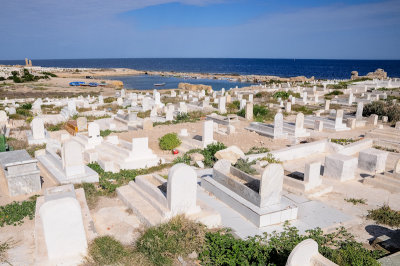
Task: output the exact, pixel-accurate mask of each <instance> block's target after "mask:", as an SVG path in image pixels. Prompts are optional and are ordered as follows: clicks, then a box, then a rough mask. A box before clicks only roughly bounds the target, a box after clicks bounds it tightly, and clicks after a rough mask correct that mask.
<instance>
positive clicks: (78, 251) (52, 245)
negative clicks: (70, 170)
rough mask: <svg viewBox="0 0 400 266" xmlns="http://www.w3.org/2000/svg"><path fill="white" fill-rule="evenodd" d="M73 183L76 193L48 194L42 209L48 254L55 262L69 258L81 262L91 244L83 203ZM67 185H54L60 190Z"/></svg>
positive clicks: (54, 188)
mask: <svg viewBox="0 0 400 266" xmlns="http://www.w3.org/2000/svg"><path fill="white" fill-rule="evenodd" d="M69 186H70V187H72V188H71V189H72V191H73V192H72V193H69V194H68V195H67V194H65V195H57V196H55V195H53V196H52V197H51V195H50V196H45V202H44V203H43V204H42V205H41V206H40V209H39V216H40V220H41V224H42V228H43V235H44V240H45V243H46V248H47V256H48V259H49V261H51V262H53V263H55V264H54V265H56V264H57V265H58V263H60V264H64V263H65V260H66V259H68V260H71V259H74V260H77V261H76V262H77V263H78V262H79V261H80V260H81V259H82V257H83V256H84V255H85V254H86V250H87V246H88V245H87V239H86V233H85V228H84V225H83V219H82V211H81V206H80V204H79V201H78V200H77V199H76V195H75V191H74V190H73V185H69ZM63 187H65V186H62V187H53V188H50V189H51V190H56V189H58V190H60V189H61V188H63ZM56 262H57V263H56ZM67 264H68V263H67Z"/></svg>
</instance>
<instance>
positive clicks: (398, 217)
mask: <svg viewBox="0 0 400 266" xmlns="http://www.w3.org/2000/svg"><path fill="white" fill-rule="evenodd" d="M367 218H369V219H371V220H374V221H375V222H376V223H378V224H384V225H389V226H392V227H400V211H395V210H392V209H391V208H390V207H389V206H388V205H383V206H382V207H380V208H378V209H375V210H369V211H368V215H367Z"/></svg>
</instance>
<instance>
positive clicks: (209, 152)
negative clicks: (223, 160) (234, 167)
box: [201, 142, 226, 167]
mask: <svg viewBox="0 0 400 266" xmlns="http://www.w3.org/2000/svg"><path fill="white" fill-rule="evenodd" d="M223 149H226V146H225V145H224V144H223V143H221V142H217V143H213V144H209V145H207V147H206V148H205V149H204V150H203V151H202V152H201V154H203V156H204V165H205V166H208V167H212V166H213V165H214V163H215V162H216V161H217V158H215V153H216V152H217V151H220V150H223Z"/></svg>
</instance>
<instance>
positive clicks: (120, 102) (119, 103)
mask: <svg viewBox="0 0 400 266" xmlns="http://www.w3.org/2000/svg"><path fill="white" fill-rule="evenodd" d="M123 103H124V102H123V100H122V98H121V97H118V99H117V104H118V105H119V106H121V105H122V104H123Z"/></svg>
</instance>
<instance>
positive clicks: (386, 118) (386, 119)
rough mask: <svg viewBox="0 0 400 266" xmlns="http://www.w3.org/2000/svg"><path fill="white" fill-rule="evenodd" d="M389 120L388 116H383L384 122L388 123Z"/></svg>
mask: <svg viewBox="0 0 400 266" xmlns="http://www.w3.org/2000/svg"><path fill="white" fill-rule="evenodd" d="M388 121H389V118H388V117H387V116H385V115H384V116H382V123H387V122H388Z"/></svg>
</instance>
